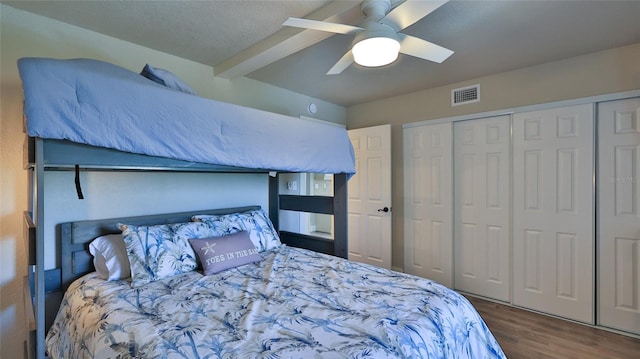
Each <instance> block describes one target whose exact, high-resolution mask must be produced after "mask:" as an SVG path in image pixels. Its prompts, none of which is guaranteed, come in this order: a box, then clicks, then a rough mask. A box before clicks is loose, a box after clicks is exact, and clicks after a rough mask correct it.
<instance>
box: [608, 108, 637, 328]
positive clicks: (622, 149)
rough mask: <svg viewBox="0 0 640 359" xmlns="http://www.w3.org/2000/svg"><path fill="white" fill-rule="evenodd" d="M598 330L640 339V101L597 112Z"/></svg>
mask: <svg viewBox="0 0 640 359" xmlns="http://www.w3.org/2000/svg"><path fill="white" fill-rule="evenodd" d="M598 140H599V142H598V149H599V150H598V151H599V152H598V159H599V160H598V190H599V191H598V192H599V195H598V203H599V209H598V218H599V221H598V228H599V230H598V283H599V287H598V293H599V294H598V313H599V315H598V324H600V325H603V326H607V327H611V328H615V329H620V330H624V331H628V332H632V333H635V334H640V98H635V99H627V100H620V101H612V102H605V103H601V104H599V106H598Z"/></svg>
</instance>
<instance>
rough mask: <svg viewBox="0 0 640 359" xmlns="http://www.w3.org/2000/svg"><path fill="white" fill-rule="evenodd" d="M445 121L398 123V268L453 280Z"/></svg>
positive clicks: (449, 283)
mask: <svg viewBox="0 0 640 359" xmlns="http://www.w3.org/2000/svg"><path fill="white" fill-rule="evenodd" d="M451 128H452V126H451V123H443V124H436V125H426V126H420V127H410V128H405V129H404V194H405V196H404V197H405V198H404V216H405V220H404V247H405V251H404V270H405V272H407V273H411V274H415V275H419V276H421V277H425V278H429V279H433V280H435V281H437V282H439V283H441V284H444V285H445V286H448V287H452V285H453V268H452V249H453V244H452V241H453V237H452V233H451V232H452V195H451V187H452V186H451V182H452V180H451V157H452V149H451V135H452V134H451Z"/></svg>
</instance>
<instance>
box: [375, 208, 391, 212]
mask: <svg viewBox="0 0 640 359" xmlns="http://www.w3.org/2000/svg"><path fill="white" fill-rule="evenodd" d="M389 211H390V209H389V207H384V208H378V212H384V213H387V212H389Z"/></svg>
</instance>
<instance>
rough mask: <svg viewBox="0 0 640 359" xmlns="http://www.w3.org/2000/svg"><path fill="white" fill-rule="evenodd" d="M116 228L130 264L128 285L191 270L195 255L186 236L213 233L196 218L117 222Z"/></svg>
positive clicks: (136, 284) (207, 235)
mask: <svg viewBox="0 0 640 359" xmlns="http://www.w3.org/2000/svg"><path fill="white" fill-rule="evenodd" d="M120 229H121V230H122V237H123V239H124V242H125V245H126V246H127V256H128V257H129V262H130V265H131V286H132V287H139V286H141V285H144V284H147V283H149V282H154V281H157V280H159V279H162V278H167V277H171V276H174V275H176V274H180V273H185V272H190V271H193V270H195V269H196V267H197V262H196V255H195V253H194V251H193V248H192V247H191V245H190V244H189V239H192V238H208V237H212V236H214V234H213V231H212V230H211V229H210V227H209V226H207V225H206V224H205V223H199V222H187V223H174V224H161V225H155V226H135V225H127V224H121V225H120Z"/></svg>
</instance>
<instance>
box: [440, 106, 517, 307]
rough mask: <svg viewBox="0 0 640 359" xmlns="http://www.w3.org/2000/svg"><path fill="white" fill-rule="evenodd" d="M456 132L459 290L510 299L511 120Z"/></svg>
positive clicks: (463, 124)
mask: <svg viewBox="0 0 640 359" xmlns="http://www.w3.org/2000/svg"><path fill="white" fill-rule="evenodd" d="M453 130H454V131H453V132H454V137H453V138H454V140H453V142H454V161H453V163H454V173H455V176H454V182H453V183H454V190H453V192H454V193H455V196H454V240H453V243H454V253H455V254H454V258H455V270H454V272H455V289H459V290H462V291H465V292H469V293H473V294H478V295H482V296H484V297H488V298H493V299H497V300H501V301H504V302H509V301H510V299H511V275H510V274H511V261H510V258H511V223H510V222H511V196H510V192H511V191H510V190H511V187H510V186H511V182H510V174H511V120H510V117H509V116H508V115H507V116H498V117H490V118H483V119H477V120H469V121H458V122H455V123H454V125H453Z"/></svg>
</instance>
